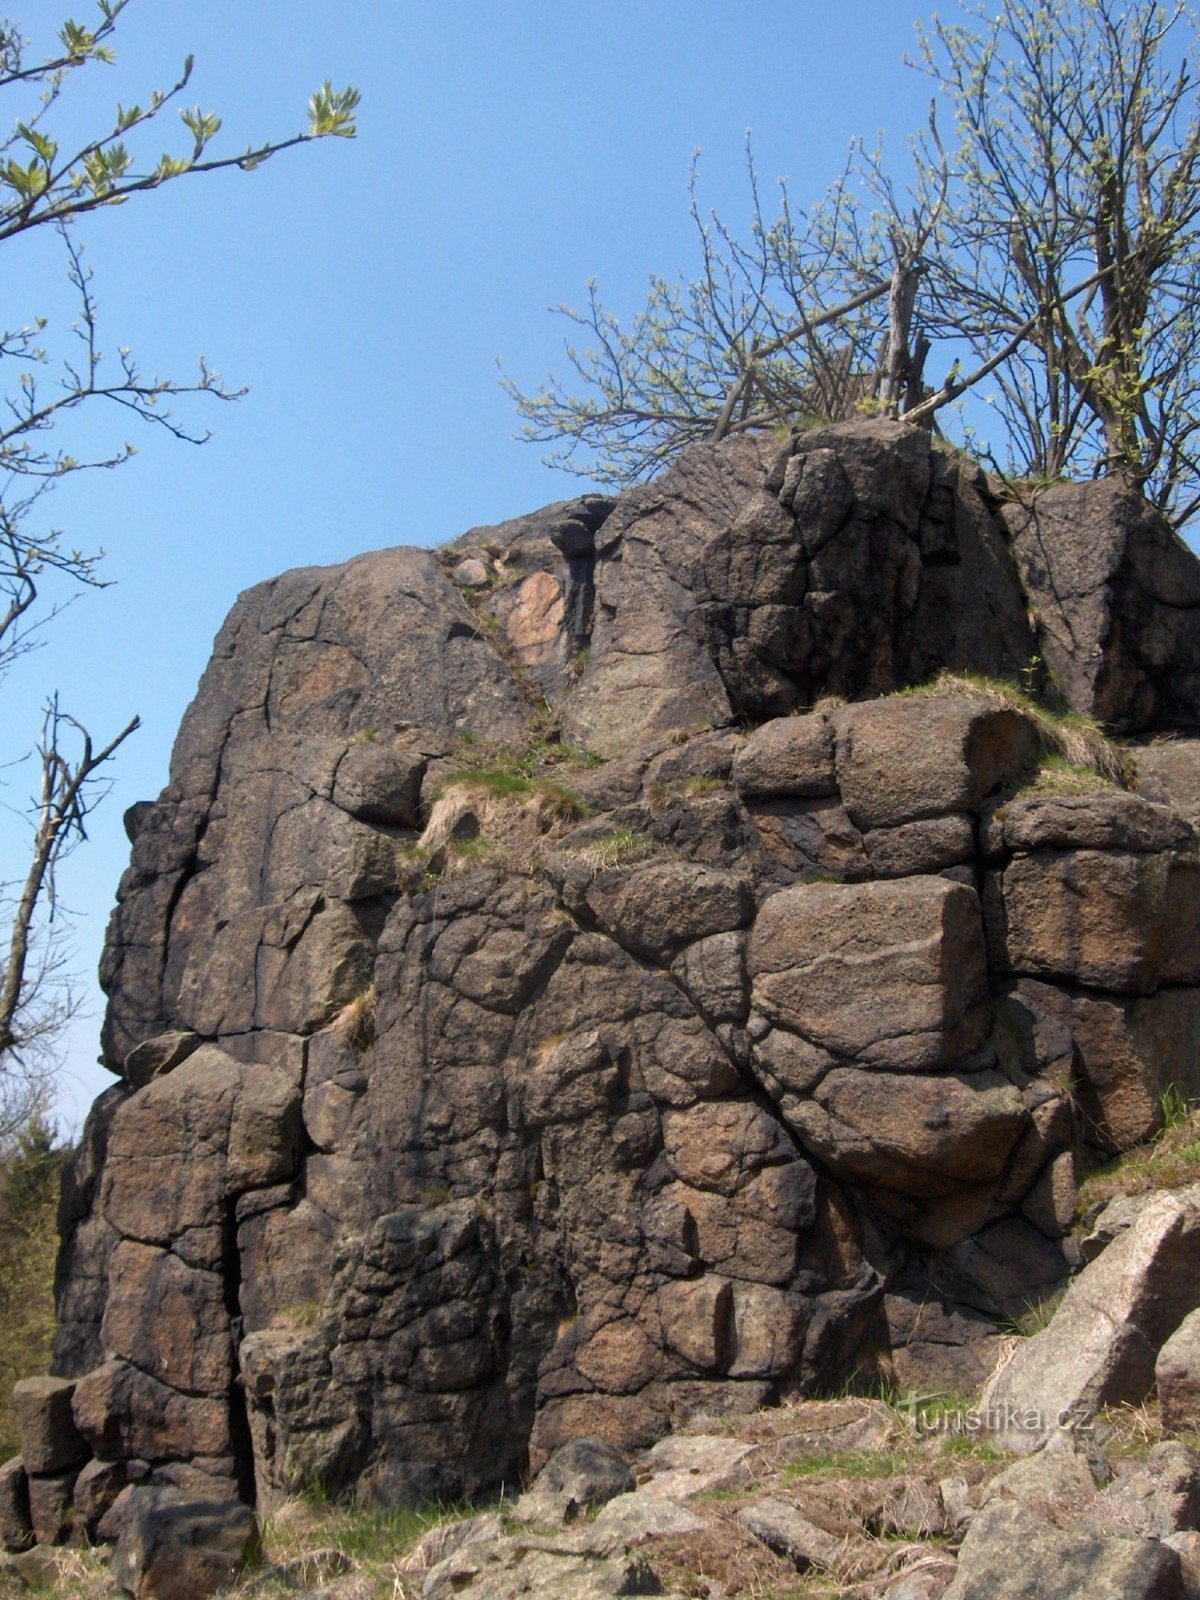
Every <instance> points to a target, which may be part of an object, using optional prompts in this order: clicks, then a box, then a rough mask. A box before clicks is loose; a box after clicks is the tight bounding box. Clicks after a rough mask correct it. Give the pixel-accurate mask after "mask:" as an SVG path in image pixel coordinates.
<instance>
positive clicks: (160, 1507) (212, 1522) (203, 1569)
mask: <svg viewBox="0 0 1200 1600" xmlns="http://www.w3.org/2000/svg"><path fill="white" fill-rule="evenodd" d="M257 1549H258V1525H257V1523H256V1522H255V1519H254V1513H253V1512H252V1511H251V1510H250V1509H249V1507H248V1506H243V1505H238V1504H236V1503H230V1502H218V1503H215V1504H212V1503H209V1502H206V1501H196V1500H189V1499H188V1498H187V1496H186V1495H184V1494H181V1493H180V1492H179V1491H177V1490H171V1489H134V1490H133V1491H132V1494H131V1497H130V1501H129V1508H128V1511H127V1514H126V1519H125V1528H124V1531H123V1532H122V1534H121V1537H120V1538H119V1539H118V1541H117V1545H116V1548H115V1550H114V1551H113V1554H112V1561H111V1563H110V1570H111V1573H112V1577H113V1581H114V1583H115V1584H116V1585H117V1586H118V1588H119V1589H121V1590H123V1591H124V1592H125V1593H126V1594H128V1595H130V1596H132V1600H206V1597H207V1596H208V1595H211V1594H216V1593H217V1591H218V1590H220V1589H226V1588H228V1587H229V1586H230V1585H231V1584H232V1583H234V1582H236V1580H237V1579H238V1578H239V1577H240V1576H241V1574H242V1572H243V1571H244V1570H245V1568H246V1566H247V1565H248V1563H249V1562H250V1561H251V1560H252V1559H253V1557H254V1555H255V1553H256V1552H257Z"/></svg>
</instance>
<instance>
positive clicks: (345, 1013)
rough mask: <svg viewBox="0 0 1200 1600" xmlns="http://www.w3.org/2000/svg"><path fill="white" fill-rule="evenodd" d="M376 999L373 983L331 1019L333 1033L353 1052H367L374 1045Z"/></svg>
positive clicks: (348, 1001)
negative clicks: (353, 1050)
mask: <svg viewBox="0 0 1200 1600" xmlns="http://www.w3.org/2000/svg"><path fill="white" fill-rule="evenodd" d="M376 1007H377V997H376V994H375V985H374V983H369V984H368V985H367V987H366V988H365V989H361V990H360V991H359V992H358V994H356V995H355V996H354V998H353V999H352V1000H347V1002H346V1004H345V1005H344V1006H343V1007H342V1009H341V1010H340V1011H339V1012H338V1014H337V1016H336V1017H335V1018H334V1019H333V1024H332V1028H333V1032H334V1033H335V1034H336V1035H337V1037H338V1038H339V1039H341V1040H342V1042H343V1043H344V1044H348V1045H350V1046H351V1047H352V1048H353V1049H355V1050H359V1051H362V1050H368V1049H370V1047H371V1046H372V1045H373V1044H374V1043H375V1013H376Z"/></svg>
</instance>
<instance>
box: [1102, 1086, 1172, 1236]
mask: <svg viewBox="0 0 1200 1600" xmlns="http://www.w3.org/2000/svg"><path fill="white" fill-rule="evenodd" d="M1162 1106H1163V1127H1162V1128H1161V1130H1160V1131H1159V1132H1158V1133H1157V1134H1156V1135H1155V1137H1154V1138H1153V1139H1151V1140H1149V1141H1148V1142H1147V1143H1146V1144H1139V1145H1135V1146H1134V1148H1133V1149H1132V1150H1126V1151H1124V1152H1122V1154H1121V1155H1119V1156H1116V1157H1115V1158H1114V1159H1113V1160H1111V1161H1106V1162H1105V1163H1104V1164H1103V1165H1102V1166H1098V1167H1096V1168H1094V1169H1093V1170H1092V1171H1091V1172H1089V1173H1087V1174H1086V1176H1085V1177H1084V1178H1083V1180H1082V1181H1081V1183H1080V1185H1079V1204H1078V1208H1077V1214H1078V1215H1079V1216H1080V1217H1082V1216H1084V1215H1085V1214H1086V1213H1087V1212H1088V1211H1090V1210H1091V1209H1092V1208H1093V1207H1094V1206H1096V1205H1100V1204H1103V1203H1105V1202H1106V1201H1109V1200H1114V1199H1115V1198H1116V1197H1117V1195H1130V1194H1146V1193H1147V1192H1148V1191H1149V1190H1151V1189H1185V1188H1187V1186H1188V1185H1189V1184H1193V1183H1200V1105H1196V1104H1195V1103H1194V1102H1189V1101H1187V1100H1186V1099H1184V1098H1183V1094H1182V1091H1181V1090H1180V1089H1179V1087H1178V1085H1177V1084H1171V1085H1169V1086H1168V1087H1167V1089H1166V1090H1165V1091H1164V1093H1163V1096H1162Z"/></svg>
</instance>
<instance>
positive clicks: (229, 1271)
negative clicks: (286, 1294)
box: [221, 1199, 258, 1506]
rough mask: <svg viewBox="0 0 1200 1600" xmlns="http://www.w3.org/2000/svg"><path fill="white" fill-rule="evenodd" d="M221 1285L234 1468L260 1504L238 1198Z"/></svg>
mask: <svg viewBox="0 0 1200 1600" xmlns="http://www.w3.org/2000/svg"><path fill="white" fill-rule="evenodd" d="M221 1286H222V1291H223V1293H224V1297H225V1312H226V1315H227V1316H228V1318H229V1338H230V1342H231V1344H232V1346H233V1373H232V1377H231V1378H230V1382H229V1438H230V1443H231V1448H232V1451H233V1471H234V1477H235V1479H236V1482H237V1490H238V1495H239V1497H240V1498H241V1499H242V1500H243V1501H244V1502H245V1503H246V1505H249V1506H253V1505H257V1504H258V1488H257V1484H256V1482H255V1476H254V1446H253V1443H252V1441H251V1436H250V1413H249V1410H248V1407H247V1402H246V1388H245V1383H244V1381H243V1379H242V1375H241V1360H240V1350H241V1343H242V1320H243V1319H242V1305H241V1299H242V1259H241V1255H240V1253H239V1251H238V1240H237V1201H236V1200H235V1199H230V1200H229V1202H228V1203H227V1204H226V1207H225V1215H224V1219H223V1221H222V1225H221Z"/></svg>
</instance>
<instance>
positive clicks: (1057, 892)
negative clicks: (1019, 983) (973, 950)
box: [983, 850, 1200, 994]
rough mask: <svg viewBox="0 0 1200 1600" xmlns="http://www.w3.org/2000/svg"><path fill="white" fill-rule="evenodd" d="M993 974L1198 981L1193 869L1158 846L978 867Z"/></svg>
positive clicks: (1198, 919) (1146, 989) (1102, 984)
mask: <svg viewBox="0 0 1200 1600" xmlns="http://www.w3.org/2000/svg"><path fill="white" fill-rule="evenodd" d="M983 903H984V913H985V922H986V926H987V942H988V958H989V962H990V964H991V966H992V967H993V969H994V970H995V971H997V972H1011V973H1025V974H1028V975H1029V976H1032V977H1045V978H1054V979H1058V980H1064V979H1065V980H1066V981H1068V982H1075V983H1083V984H1087V985H1089V986H1090V987H1093V988H1098V989H1111V990H1115V991H1116V993H1118V994H1149V993H1150V992H1151V991H1152V990H1154V989H1156V988H1157V987H1158V986H1159V984H1160V983H1196V982H1200V867H1198V866H1197V864H1196V862H1195V861H1194V860H1192V859H1190V858H1187V857H1175V856H1172V855H1170V854H1165V853H1161V852H1160V853H1151V854H1139V855H1134V854H1120V853H1117V852H1115V851H1107V850H1103V851H1101V850H1039V851H1037V852H1036V853H1035V854H1032V855H1025V856H1017V857H1016V858H1015V859H1014V860H1013V861H1012V862H1011V863H1010V864H1009V865H1008V866H1007V867H1004V868H1003V869H1001V870H999V871H996V872H990V873H988V874H987V876H986V879H985V886H984V897H983Z"/></svg>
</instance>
